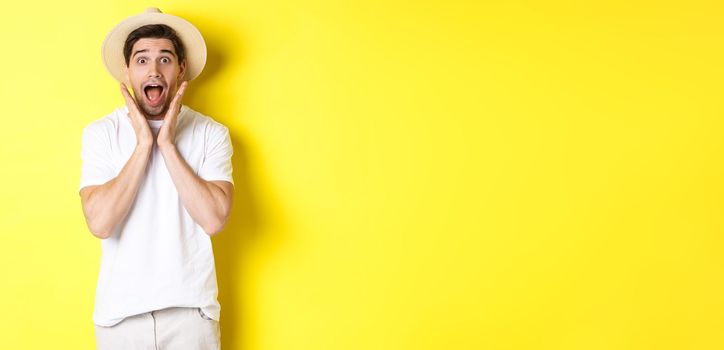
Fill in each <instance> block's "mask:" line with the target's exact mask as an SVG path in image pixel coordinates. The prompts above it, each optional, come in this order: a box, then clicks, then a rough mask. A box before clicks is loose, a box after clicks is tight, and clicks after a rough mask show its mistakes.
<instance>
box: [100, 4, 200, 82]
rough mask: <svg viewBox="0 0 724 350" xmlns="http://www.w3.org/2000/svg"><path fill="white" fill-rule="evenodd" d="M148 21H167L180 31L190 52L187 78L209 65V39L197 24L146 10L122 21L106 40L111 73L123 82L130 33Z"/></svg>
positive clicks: (105, 57) (104, 53)
mask: <svg viewBox="0 0 724 350" xmlns="http://www.w3.org/2000/svg"><path fill="white" fill-rule="evenodd" d="M147 24H165V25H167V26H169V27H171V28H173V29H174V30H175V31H176V34H177V35H178V37H179V39H180V40H181V42H182V43H183V45H184V50H185V54H186V74H185V76H184V80H189V81H190V80H193V79H194V78H196V77H197V76H199V74H201V71H202V70H203V69H204V66H205V65H206V42H205V41H204V37H203V36H201V32H199V30H198V29H196V27H194V25H193V24H191V23H190V22H189V21H187V20H185V19H183V18H181V17H177V16H174V15H169V14H166V13H154V12H145V13H141V14H139V15H135V16H131V17H128V18H126V19H125V20H123V21H121V22H120V23H118V24H117V25H116V26H115V27H114V28H113V29H112V30H111V31H110V32H109V33H108V35H106V38H105V40H104V41H103V47H102V50H101V51H102V56H103V63H104V64H105V66H106V69H108V72H109V73H111V75H112V76H113V77H114V78H116V80H118V81H119V82H126V83H128V82H127V81H126V73H125V70H124V68H125V67H126V60H125V57H124V56H123V45H124V44H125V42H126V38H128V34H130V33H131V32H132V31H134V30H136V29H137V28H139V27H142V26H144V25H147Z"/></svg>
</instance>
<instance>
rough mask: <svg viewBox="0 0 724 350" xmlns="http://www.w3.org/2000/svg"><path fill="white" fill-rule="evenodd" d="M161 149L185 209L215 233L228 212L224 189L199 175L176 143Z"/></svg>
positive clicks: (199, 222)
mask: <svg viewBox="0 0 724 350" xmlns="http://www.w3.org/2000/svg"><path fill="white" fill-rule="evenodd" d="M159 149H160V150H161V154H162V155H163V159H164V161H165V163H166V168H167V169H168V172H169V174H170V175H171V179H172V180H173V183H174V185H175V186H176V189H177V190H178V193H179V196H180V197H181V202H182V203H183V205H184V208H186V211H187V212H188V213H189V215H191V218H193V219H194V221H195V222H197V223H198V224H199V225H200V226H201V228H203V230H204V231H205V232H206V233H207V234H208V235H214V234H216V233H217V232H218V231H220V230H221V228H222V227H223V225H224V224H225V222H226V217H227V216H228V213H229V205H228V204H227V201H226V200H225V194H224V191H223V190H222V189H221V188H219V187H218V186H216V185H215V184H213V183H211V182H209V181H206V180H204V179H202V178H200V177H199V176H198V175H196V174H195V173H194V171H193V169H192V168H191V167H190V166H189V165H188V163H186V160H184V159H183V158H182V157H181V154H180V153H179V152H178V149H177V148H176V146H175V145H168V146H159Z"/></svg>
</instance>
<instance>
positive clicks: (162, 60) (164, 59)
mask: <svg viewBox="0 0 724 350" xmlns="http://www.w3.org/2000/svg"><path fill="white" fill-rule="evenodd" d="M161 62H163V63H169V62H171V60H170V59H168V58H167V57H164V58H162V59H161Z"/></svg>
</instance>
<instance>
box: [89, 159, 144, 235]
mask: <svg viewBox="0 0 724 350" xmlns="http://www.w3.org/2000/svg"><path fill="white" fill-rule="evenodd" d="M151 150H152V146H144V145H138V146H136V149H135V150H134V151H133V154H132V155H131V157H130V158H129V159H128V161H127V162H126V164H125V165H124V166H123V169H121V172H120V173H119V174H118V176H116V177H115V178H113V179H112V180H110V181H108V182H106V183H105V184H103V185H101V186H98V187H96V188H95V189H94V190H93V192H91V194H90V195H89V197H88V203H87V205H86V207H85V211H86V213H85V214H86V218H87V219H88V226H89V227H90V228H91V230H92V231H93V232H94V233H96V235H98V236H99V237H101V238H108V237H110V235H111V234H112V233H113V229H114V228H115V227H116V225H118V223H119V222H121V220H123V219H124V218H125V217H126V215H128V212H129V211H130V209H131V205H132V204H133V201H134V199H135V198H136V194H137V193H138V188H139V187H140V185H141V182H142V180H143V178H144V174H145V171H146V166H147V165H148V161H149V158H150V156H151Z"/></svg>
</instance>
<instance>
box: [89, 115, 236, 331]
mask: <svg viewBox="0 0 724 350" xmlns="http://www.w3.org/2000/svg"><path fill="white" fill-rule="evenodd" d="M127 113H128V108H127V107H126V106H123V107H120V108H117V109H115V110H114V111H113V112H112V113H110V114H109V115H107V116H105V117H103V118H100V119H98V120H95V121H93V122H91V123H90V124H88V125H87V126H86V127H85V128H84V129H83V137H82V149H81V159H82V164H83V165H82V169H81V177H80V188H83V187H85V186H88V185H101V184H104V183H105V182H107V181H108V180H111V179H113V178H115V177H116V176H118V174H119V173H120V171H121V169H122V168H123V167H124V166H125V164H126V162H127V161H128V159H129V158H130V157H131V155H132V153H133V151H134V149H135V147H136V133H135V131H134V129H133V125H132V124H131V120H130V119H129V117H128V116H127ZM148 122H149V126H151V128H152V132H153V133H154V134H157V133H158V130H159V128H160V127H161V125H162V124H163V122H164V121H163V120H149V121H148ZM176 148H177V149H178V151H179V153H180V154H181V156H182V157H183V159H185V160H186V162H187V163H188V165H189V166H190V167H191V168H192V169H193V171H194V172H195V173H196V174H197V175H198V176H199V177H201V178H202V179H204V180H207V181H210V180H226V181H229V182H231V183H232V184H233V183H234V181H233V179H232V176H231V172H232V165H231V155H232V153H233V149H232V146H231V140H230V138H229V130H228V128H227V127H226V126H224V125H223V124H220V123H218V122H216V121H215V120H213V119H212V118H211V117H208V116H205V115H202V114H200V113H198V112H196V111H194V110H192V109H190V108H189V107H187V106H186V105H182V107H181V109H180V112H179V116H178V119H177V128H176ZM101 249H102V254H101V264H100V272H99V276H98V284H97V287H96V296H95V309H94V311H93V322H94V323H95V324H96V325H99V326H105V327H109V326H112V325H114V324H117V323H118V322H120V321H122V320H123V319H124V318H125V317H128V316H132V315H136V314H140V313H144V312H149V311H153V310H159V309H163V308H167V307H174V306H176V307H200V308H201V309H202V311H203V312H204V313H205V314H206V315H208V316H209V317H211V318H213V319H215V320H217V321H218V320H219V317H220V311H221V305H220V304H219V302H218V300H217V295H218V287H217V284H216V268H215V265H214V253H213V249H212V245H211V237H210V236H209V235H208V234H206V233H205V232H204V230H203V229H202V228H201V226H199V225H198V224H197V223H196V222H195V221H194V220H193V219H192V218H191V216H190V215H189V214H188V212H187V211H186V208H184V206H183V203H182V202H181V197H180V196H179V193H178V191H177V189H176V187H175V185H174V183H173V180H172V179H171V175H170V174H169V172H168V169H167V168H166V164H165V162H164V159H163V156H162V155H161V153H160V151H159V150H158V148H157V146H156V144H155V143H154V147H153V151H152V153H151V156H150V159H149V162H148V164H147V167H146V173H145V176H144V179H143V181H142V183H141V184H140V187H139V189H138V193H137V194H136V199H135V201H134V203H133V204H132V206H131V209H130V211H129V213H128V215H127V216H126V218H125V219H124V220H122V221H121V222H120V223H119V224H118V225H117V226H116V227H115V228H114V231H113V233H112V235H111V236H110V237H108V238H107V239H103V240H101Z"/></svg>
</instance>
